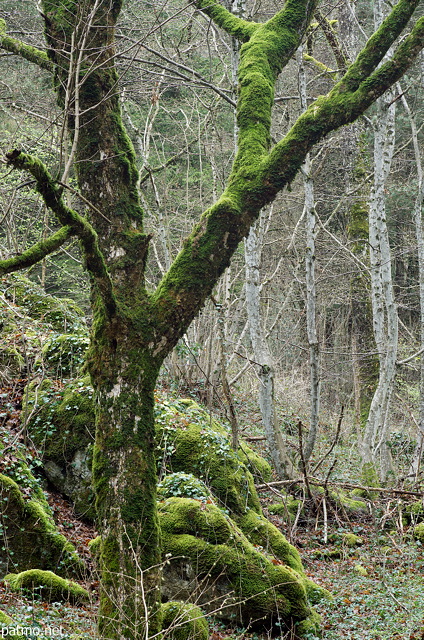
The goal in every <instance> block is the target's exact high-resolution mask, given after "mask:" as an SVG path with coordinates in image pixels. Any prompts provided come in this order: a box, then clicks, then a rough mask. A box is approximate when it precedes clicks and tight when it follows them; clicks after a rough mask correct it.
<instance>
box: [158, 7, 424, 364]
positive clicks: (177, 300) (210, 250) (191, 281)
mask: <svg viewBox="0 0 424 640" xmlns="http://www.w3.org/2000/svg"><path fill="white" fill-rule="evenodd" d="M417 4H418V3H417V1H416V0H400V2H399V3H398V4H397V5H396V7H395V8H394V9H393V11H392V14H391V15H390V16H389V18H387V20H386V21H385V25H386V28H385V29H384V28H381V29H379V30H378V31H377V34H376V35H375V36H373V37H372V38H371V39H370V41H369V42H368V43H367V44H366V46H365V48H364V50H363V51H362V52H361V53H360V55H359V57H358V59H357V61H356V62H355V63H354V64H353V65H352V67H350V68H349V70H348V71H347V73H346V74H345V76H344V77H343V78H342V79H341V80H340V81H339V82H338V84H337V85H336V86H335V87H334V88H333V89H332V91H331V92H330V93H329V94H328V95H327V96H321V97H320V98H318V99H317V100H316V101H315V102H314V103H313V104H312V105H311V106H310V107H309V108H308V109H307V111H306V112H305V113H304V114H303V115H302V116H300V117H299V119H298V120H297V122H296V123H295V124H294V126H293V127H292V129H291V130H290V131H289V133H288V134H287V135H286V136H285V138H284V139H283V140H281V141H280V142H279V143H278V144H277V145H275V146H274V148H273V149H272V150H271V152H269V151H268V148H269V144H270V136H269V132H270V124H271V109H272V104H273V92H274V83H275V80H276V78H277V76H278V73H279V72H280V70H281V69H282V68H283V66H284V64H286V62H287V61H288V58H289V57H291V55H292V53H293V52H294V51H295V50H296V48H297V46H298V45H299V43H300V39H301V36H302V29H304V30H306V28H307V26H308V20H310V18H311V15H312V12H313V10H314V9H315V6H314V3H311V2H296V1H295V0H288V1H287V2H286V4H285V8H284V9H283V10H282V11H281V12H279V13H278V14H277V15H276V16H274V18H272V19H271V20H269V21H268V22H267V23H264V24H263V25H260V27H259V28H257V29H256V31H255V32H254V34H253V35H252V37H251V38H250V40H249V41H248V42H247V43H245V44H244V45H243V46H242V47H241V50H240V67H239V81H240V90H239V101H238V110H237V119H238V125H239V150H238V154H237V157H236V159H235V162H234V166H233V170H232V173H231V175H230V177H229V180H228V185H227V188H226V190H225V191H224V193H223V195H222V196H221V197H220V198H219V200H218V201H217V202H216V203H215V204H214V205H213V206H212V207H210V209H208V210H207V211H206V212H205V213H204V214H203V216H202V219H201V221H200V222H199V224H198V225H197V227H195V229H194V230H193V232H192V234H191V235H190V236H189V238H188V239H187V240H186V242H185V245H184V248H183V249H182V251H181V252H180V254H179V255H178V256H177V258H176V260H175V261H174V263H173V265H172V266H171V268H170V270H169V272H168V273H167V274H166V275H165V276H164V278H163V279H162V281H161V283H160V284H159V287H158V289H157V291H156V292H155V294H154V295H153V297H152V302H153V303H154V305H155V309H156V313H157V328H158V330H159V331H160V332H161V335H163V336H166V337H167V339H166V340H165V341H164V342H163V345H164V346H163V353H162V354H161V355H164V354H165V352H167V351H169V349H170V348H172V346H173V345H174V344H175V343H176V341H177V340H178V339H179V338H180V337H181V335H183V333H184V332H185V330H186V328H187V326H188V325H189V323H190V322H191V320H192V319H193V318H194V316H195V315H196V314H197V312H198V311H199V309H200V308H201V306H202V304H203V302H204V300H205V299H206V298H207V296H208V295H210V293H211V292H212V287H213V286H214V284H215V282H216V281H217V279H218V278H219V276H220V275H221V274H222V273H223V271H224V270H225V268H226V267H227V266H228V265H229V262H230V259H231V256H232V254H233V253H234V251H235V249H236V248H237V246H238V243H239V242H240V240H241V239H242V238H243V237H245V236H246V235H247V233H248V230H249V228H250V226H251V224H252V223H253V221H254V220H255V219H256V218H257V216H258V215H259V212H260V210H261V209H262V207H263V206H265V205H266V204H268V203H270V202H272V200H273V199H274V198H275V196H276V195H277V193H278V192H279V191H281V190H282V189H283V188H284V187H285V186H286V185H288V184H290V183H291V182H292V180H293V179H294V177H295V175H296V173H297V172H298V170H299V168H300V166H301V164H302V162H303V161H304V159H305V157H306V154H307V153H308V152H309V151H310V150H311V149H312V147H313V146H314V145H315V144H316V143H317V142H319V141H320V140H322V139H323V138H324V137H325V136H326V135H327V134H328V133H330V132H331V131H334V130H335V129H338V128H339V127H341V126H343V125H345V124H349V123H351V122H353V121H355V120H356V119H357V118H358V117H359V116H360V115H361V114H362V113H364V112H365V111H366V109H367V108H368V107H369V106H370V105H371V104H372V103H373V102H375V100H376V99H377V98H378V97H379V96H381V95H382V94H383V93H384V92H385V91H386V90H387V89H388V88H389V87H390V86H392V85H393V84H394V83H395V82H396V81H397V80H398V79H399V78H400V77H401V76H402V75H403V74H404V73H405V72H406V71H407V69H408V68H409V67H410V66H411V64H412V63H413V62H414V60H415V58H416V56H417V55H418V53H419V51H420V50H421V49H422V48H423V46H424V18H421V19H419V20H418V21H417V23H416V25H415V26H414V28H413V29H412V32H411V33H410V34H409V35H408V36H407V37H406V38H405V40H404V41H403V42H402V43H401V44H400V45H399V47H398V48H397V50H396V51H395V53H394V54H393V55H392V58H391V60H390V61H389V62H387V63H385V64H383V65H382V66H381V67H379V68H378V69H377V66H378V65H379V63H380V61H381V59H382V57H383V56H384V54H385V52H386V51H387V50H388V49H389V48H390V46H391V45H393V43H394V42H395V40H396V39H397V37H398V35H399V33H400V32H401V31H402V29H403V28H404V27H405V26H406V25H407V23H408V21H409V18H410V17H411V15H412V13H413V8H414V6H416V5H417ZM300 8H301V9H302V10H300ZM382 29H383V30H382ZM370 43H374V45H377V44H378V47H379V50H378V52H376V51H375V50H374V48H373V46H372V45H371V44H370ZM352 69H353V72H352ZM350 87H354V88H353V89H352V88H350Z"/></svg>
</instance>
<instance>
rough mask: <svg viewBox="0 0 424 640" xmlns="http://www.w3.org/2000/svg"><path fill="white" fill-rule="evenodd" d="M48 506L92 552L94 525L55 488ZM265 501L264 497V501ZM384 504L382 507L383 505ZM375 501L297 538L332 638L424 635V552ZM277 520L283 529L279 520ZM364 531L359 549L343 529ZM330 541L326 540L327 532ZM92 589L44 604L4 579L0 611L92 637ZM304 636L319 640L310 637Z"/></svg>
mask: <svg viewBox="0 0 424 640" xmlns="http://www.w3.org/2000/svg"><path fill="white" fill-rule="evenodd" d="M51 504H52V506H53V508H54V511H55V514H56V518H57V521H58V523H59V526H60V528H61V530H62V532H64V533H66V534H67V536H68V537H69V538H70V539H71V540H72V541H73V542H74V543H75V544H77V546H78V548H79V551H80V552H82V553H83V554H84V555H86V554H87V552H88V550H87V542H88V540H89V539H91V537H92V536H93V535H94V531H93V530H92V529H91V528H90V527H89V526H87V525H86V524H84V523H82V522H81V521H79V520H78V519H77V518H75V516H74V515H73V512H72V508H71V507H70V505H69V504H68V503H67V502H66V501H64V500H63V499H62V498H60V497H59V496H57V495H54V494H52V496H51ZM264 506H266V499H265V500H264ZM385 506H386V505H384V507H385ZM379 508H380V509H383V505H382V504H380V505H376V511H375V512H374V514H373V516H372V517H371V516H366V515H363V516H362V517H361V518H360V519H358V520H352V519H351V520H350V522H343V521H341V520H340V519H337V520H336V519H332V518H331V517H330V518H329V521H328V523H327V531H326V533H325V531H324V528H323V525H322V523H318V525H317V526H316V525H315V522H314V521H313V520H312V521H311V522H309V523H308V522H307V521H305V522H303V523H302V524H301V525H300V526H299V527H298V528H297V530H296V534H295V537H294V539H293V542H294V544H296V546H297V548H298V549H299V551H300V553H301V556H302V561H303V564H304V567H305V571H306V573H307V575H308V576H309V577H310V578H311V579H313V580H314V581H315V582H317V583H318V584H320V585H321V586H323V587H325V588H326V589H328V590H329V591H330V592H331V593H332V594H333V599H332V600H331V601H328V602H322V603H321V604H319V605H317V606H316V607H315V608H316V610H317V611H318V612H319V613H320V615H321V616H322V638H324V639H327V640H336V639H337V640H340V638H343V640H424V551H423V547H422V546H420V544H419V543H418V542H417V541H415V540H413V538H412V535H411V532H410V530H409V529H408V528H407V527H405V528H404V529H403V531H401V530H399V529H395V530H386V529H385V530H381V529H380V528H379V525H378V522H379V521H378V510H379ZM271 519H272V520H273V522H274V523H275V524H276V525H277V526H280V527H281V528H282V530H283V532H285V527H284V526H282V525H281V522H279V518H278V517H276V516H272V517H271ZM347 532H352V533H355V534H356V535H358V536H360V538H361V539H362V544H361V545H360V546H357V547H355V548H348V547H345V546H344V545H343V542H342V534H343V533H347ZM325 535H327V537H328V541H327V542H326V543H324V536H325ZM84 586H86V587H88V588H89V590H90V591H91V593H92V596H93V599H92V603H91V604H90V605H89V606H85V607H81V606H80V607H72V606H68V605H65V604H60V603H54V604H47V603H45V602H43V601H41V600H40V599H39V598H38V597H37V596H36V595H34V594H33V595H32V596H30V597H21V596H18V595H16V594H12V593H10V592H9V591H8V590H7V589H6V587H5V585H4V583H0V610H2V611H5V612H7V613H8V615H10V616H11V617H12V618H13V620H14V621H15V623H16V624H20V625H22V626H25V627H32V628H33V629H35V628H37V627H38V628H39V631H38V632H35V633H34V634H33V635H32V636H29V635H28V637H34V638H35V637H37V636H38V637H39V634H42V633H43V630H44V633H46V637H49V636H48V635H47V634H48V633H49V632H48V628H50V629H53V630H54V629H62V631H61V634H62V636H61V637H64V638H68V639H69V640H71V639H72V640H76V639H77V638H78V639H79V638H81V639H82V638H88V639H90V638H92V639H94V638H95V637H96V634H95V615H96V610H97V587H98V583H97V582H96V581H95V580H93V579H92V578H91V577H90V578H89V579H88V580H87V582H86V583H85V585H84ZM211 630H212V631H211V640H225V638H227V637H228V638H231V639H232V640H261V638H262V636H260V635H258V634H252V633H249V631H248V630H244V629H233V628H229V627H225V626H223V625H222V624H215V625H213V624H211ZM307 640H315V638H314V636H311V637H310V638H309V639H307Z"/></svg>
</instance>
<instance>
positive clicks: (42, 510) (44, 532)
mask: <svg viewBox="0 0 424 640" xmlns="http://www.w3.org/2000/svg"><path fill="white" fill-rule="evenodd" d="M0 505H1V506H0V530H1V534H2V538H3V540H4V541H5V544H3V549H4V550H3V551H2V552H1V553H0V577H1V576H3V575H4V574H5V573H7V572H8V571H10V570H11V569H12V568H13V569H14V570H15V571H16V570H19V571H22V570H25V569H32V568H39V569H54V571H55V572H57V573H60V574H62V575H69V576H79V575H80V574H81V573H82V572H83V568H84V567H83V563H82V561H81V560H80V559H79V558H78V555H77V553H76V551H75V549H74V547H73V545H72V544H71V543H70V542H68V541H67V540H66V538H65V537H64V536H62V535H61V534H59V533H58V531H57V528H56V525H55V523H54V520H53V517H52V516H51V514H50V511H49V509H48V505H47V508H46V501H45V498H44V501H43V500H38V499H36V498H31V499H28V498H27V497H24V495H23V493H22V491H21V490H20V488H19V486H18V485H17V484H16V482H15V481H14V480H12V479H11V478H9V477H7V476H5V475H3V474H0Z"/></svg>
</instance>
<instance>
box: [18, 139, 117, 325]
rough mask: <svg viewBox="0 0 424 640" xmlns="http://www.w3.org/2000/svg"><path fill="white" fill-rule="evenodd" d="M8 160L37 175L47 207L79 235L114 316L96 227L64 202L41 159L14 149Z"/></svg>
mask: <svg viewBox="0 0 424 640" xmlns="http://www.w3.org/2000/svg"><path fill="white" fill-rule="evenodd" d="M6 161H7V164H9V165H11V166H12V167H14V168H15V169H21V170H24V171H28V173H30V174H31V175H32V176H33V177H34V178H35V181H36V191H38V193H39V194H40V195H41V196H42V198H43V200H44V202H45V204H46V206H47V207H48V208H49V209H51V210H52V211H53V213H54V214H55V215H56V217H57V218H58V220H59V222H60V223H61V224H63V225H64V227H68V226H69V227H70V229H71V233H72V234H74V235H77V236H78V238H79V239H80V241H81V245H82V249H83V253H84V258H85V263H86V267H87V270H88V271H89V273H90V274H91V275H92V277H93V279H94V281H95V282H96V284H97V287H98V290H99V293H100V294H101V297H102V300H103V303H104V305H105V307H106V309H107V311H108V313H109V314H110V315H113V314H114V313H115V309H116V302H115V297H114V294H113V291H112V283H111V280H110V276H109V273H108V271H107V269H106V265H105V261H104V257H103V254H102V253H101V251H100V249H99V246H98V240H97V234H96V232H95V230H94V229H93V227H92V226H91V225H90V223H89V222H88V221H87V220H86V219H85V218H84V217H83V216H81V215H80V214H79V213H77V212H76V211H75V210H74V209H71V208H70V207H68V206H67V205H66V204H65V202H64V200H63V198H62V188H61V187H59V186H58V185H57V184H56V182H55V180H54V179H53V177H52V176H51V174H50V173H49V171H48V170H47V167H46V166H45V165H44V164H43V163H42V162H41V160H39V159H38V158H34V157H33V156H31V155H29V154H27V153H23V152H22V151H19V150H13V151H10V152H9V153H7V154H6ZM42 257H44V256H42ZM40 259H41V258H40Z"/></svg>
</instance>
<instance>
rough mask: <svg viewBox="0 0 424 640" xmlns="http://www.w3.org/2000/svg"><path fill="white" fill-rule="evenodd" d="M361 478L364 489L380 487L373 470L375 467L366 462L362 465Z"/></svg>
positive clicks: (375, 471)
mask: <svg viewBox="0 0 424 640" xmlns="http://www.w3.org/2000/svg"><path fill="white" fill-rule="evenodd" d="M361 478H362V482H363V484H364V485H365V486H366V487H378V486H380V481H379V478H378V473H377V470H376V468H375V465H374V464H373V463H371V462H367V463H365V464H364V465H362V469H361ZM373 493H374V492H373ZM365 494H366V491H365Z"/></svg>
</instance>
